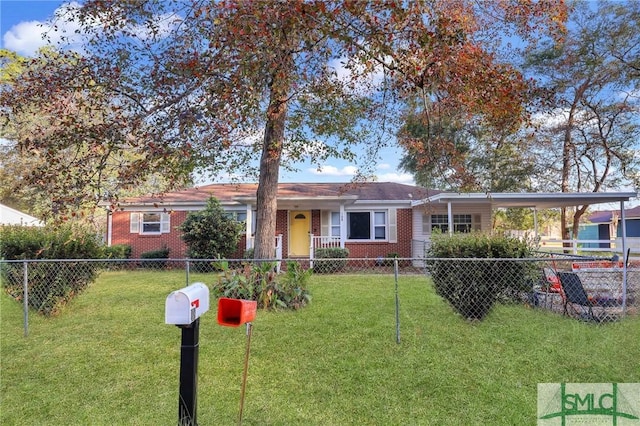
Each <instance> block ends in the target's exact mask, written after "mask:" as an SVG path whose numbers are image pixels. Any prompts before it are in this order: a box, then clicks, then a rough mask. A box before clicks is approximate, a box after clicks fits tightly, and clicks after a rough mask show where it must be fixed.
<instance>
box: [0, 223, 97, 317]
mask: <svg viewBox="0 0 640 426" xmlns="http://www.w3.org/2000/svg"><path fill="white" fill-rule="evenodd" d="M103 253H104V252H103V250H102V246H101V243H100V241H99V238H98V237H97V236H96V235H95V234H94V233H93V232H91V231H89V230H87V229H84V228H82V227H78V226H74V225H70V224H66V225H63V226H59V227H42V228H35V227H34V228H28V227H20V226H3V227H0V256H2V257H3V258H4V259H5V260H38V262H28V263H27V265H26V268H27V291H28V295H29V296H28V302H29V306H30V307H32V308H34V309H36V310H37V311H38V312H39V313H41V314H43V315H46V316H50V315H54V314H56V313H58V312H59V310H60V309H61V308H62V307H63V306H65V305H66V304H67V303H68V302H69V301H70V300H71V299H72V298H73V297H74V296H75V295H77V294H79V293H80V292H82V291H83V290H84V289H85V288H86V287H88V286H89V284H90V283H91V282H92V281H93V280H94V279H95V278H96V276H97V274H98V268H99V266H100V265H99V263H97V262H84V261H78V260H77V259H98V258H100V257H101V256H102V254H103ZM45 259H61V260H68V259H73V260H71V261H64V262H61V261H56V262H46V261H44V260H45ZM24 267H25V265H24V264H22V263H8V264H3V267H2V270H1V271H0V274H1V275H2V283H3V284H2V285H3V287H4V289H5V291H6V292H7V293H8V294H9V295H10V296H11V297H13V298H14V299H16V300H18V301H22V298H23V292H24V290H23V287H24Z"/></svg>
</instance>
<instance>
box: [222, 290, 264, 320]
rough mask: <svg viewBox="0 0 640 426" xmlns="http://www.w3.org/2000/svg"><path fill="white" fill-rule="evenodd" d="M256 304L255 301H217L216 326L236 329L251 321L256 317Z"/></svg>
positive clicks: (223, 299)
mask: <svg viewBox="0 0 640 426" xmlns="http://www.w3.org/2000/svg"><path fill="white" fill-rule="evenodd" d="M257 309H258V302H256V301H255V300H244V299H229V298H226V297H221V298H220V299H219V300H218V324H220V325H224V326H227V327H238V326H240V325H242V324H245V323H248V322H251V321H253V319H254V318H255V317H256V310H257Z"/></svg>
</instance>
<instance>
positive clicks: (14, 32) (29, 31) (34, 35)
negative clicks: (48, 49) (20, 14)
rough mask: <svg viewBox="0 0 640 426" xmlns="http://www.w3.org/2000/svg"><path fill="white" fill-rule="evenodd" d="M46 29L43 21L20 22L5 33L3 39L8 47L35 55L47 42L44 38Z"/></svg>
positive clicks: (21, 52)
mask: <svg viewBox="0 0 640 426" xmlns="http://www.w3.org/2000/svg"><path fill="white" fill-rule="evenodd" d="M45 31H46V30H45V26H44V25H43V23H42V22H39V21H28V22H20V23H19V24H18V25H14V26H13V27H11V29H10V30H9V31H7V32H6V33H5V34H4V36H3V37H2V41H3V42H4V46H5V47H6V48H7V49H10V50H13V51H16V52H18V53H19V54H21V55H25V56H33V54H34V53H35V52H36V51H37V50H38V49H39V48H41V47H42V46H44V45H46V44H47V43H46V41H45V40H44V38H43V36H44V33H45Z"/></svg>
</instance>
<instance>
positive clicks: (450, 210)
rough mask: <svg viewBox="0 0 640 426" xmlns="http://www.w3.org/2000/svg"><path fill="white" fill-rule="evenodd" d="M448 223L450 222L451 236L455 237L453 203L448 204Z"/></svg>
mask: <svg viewBox="0 0 640 426" xmlns="http://www.w3.org/2000/svg"><path fill="white" fill-rule="evenodd" d="M447 216H448V217H447V221H448V222H449V236H452V235H453V211H452V209H451V201H449V202H448V203H447Z"/></svg>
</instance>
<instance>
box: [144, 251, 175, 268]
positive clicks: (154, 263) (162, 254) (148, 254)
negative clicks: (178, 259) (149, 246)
mask: <svg viewBox="0 0 640 426" xmlns="http://www.w3.org/2000/svg"><path fill="white" fill-rule="evenodd" d="M169 252H170V249H169V248H168V247H162V248H160V249H156V250H150V251H145V252H144V253H140V259H168V258H169ZM142 266H143V267H145V268H165V267H166V266H167V261H166V260H145V261H144V262H142Z"/></svg>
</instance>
